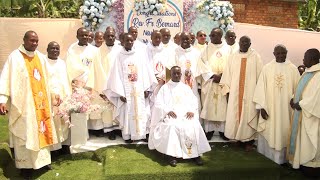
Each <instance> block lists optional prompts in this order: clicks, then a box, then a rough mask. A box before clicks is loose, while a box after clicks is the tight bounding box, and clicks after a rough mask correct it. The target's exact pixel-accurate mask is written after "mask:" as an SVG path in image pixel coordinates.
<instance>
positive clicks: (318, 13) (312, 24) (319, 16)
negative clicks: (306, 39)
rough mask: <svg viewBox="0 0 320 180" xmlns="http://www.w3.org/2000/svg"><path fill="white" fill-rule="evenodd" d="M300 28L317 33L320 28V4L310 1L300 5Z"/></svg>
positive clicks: (314, 0) (316, 1)
mask: <svg viewBox="0 0 320 180" xmlns="http://www.w3.org/2000/svg"><path fill="white" fill-rule="evenodd" d="M299 28H300V29H304V30H309V31H315V30H318V31H319V28H320V2H319V3H318V0H308V1H307V3H303V4H302V3H301V4H300V5H299Z"/></svg>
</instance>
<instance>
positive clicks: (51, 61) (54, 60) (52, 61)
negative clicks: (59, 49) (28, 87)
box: [47, 55, 59, 63]
mask: <svg viewBox="0 0 320 180" xmlns="http://www.w3.org/2000/svg"><path fill="white" fill-rule="evenodd" d="M47 59H48V62H50V63H55V62H57V60H58V59H59V58H57V59H50V58H49V57H48V55H47Z"/></svg>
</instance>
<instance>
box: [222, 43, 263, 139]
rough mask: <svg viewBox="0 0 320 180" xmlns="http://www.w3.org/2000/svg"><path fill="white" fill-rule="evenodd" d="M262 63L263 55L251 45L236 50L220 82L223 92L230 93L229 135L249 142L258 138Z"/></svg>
mask: <svg viewBox="0 0 320 180" xmlns="http://www.w3.org/2000/svg"><path fill="white" fill-rule="evenodd" d="M262 66H263V64H262V60H261V58H260V55H259V54H258V53H257V52H256V51H254V50H253V49H251V48H249V50H248V52H246V53H241V52H240V51H239V52H237V53H235V54H232V55H231V56H230V58H229V60H228V64H227V65H226V68H225V70H224V72H223V75H222V78H221V81H220V83H221V84H223V88H224V89H223V93H224V94H227V93H229V101H228V108H227V117H226V126H225V136H226V137H227V138H229V139H235V140H239V141H243V142H245V141H250V140H253V139H254V138H255V137H254V135H255V133H256V129H257V125H258V116H259V115H258V111H257V110H256V106H255V103H254V102H253V95H254V90H255V88H256V84H257V81H258V78H259V75H260V72H261V69H262ZM241 73H243V74H241ZM240 76H242V77H240ZM241 99H242V100H241Z"/></svg>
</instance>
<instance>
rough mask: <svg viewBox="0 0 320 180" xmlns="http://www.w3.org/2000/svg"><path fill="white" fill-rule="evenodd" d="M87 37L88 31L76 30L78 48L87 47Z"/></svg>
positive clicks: (83, 29)
mask: <svg viewBox="0 0 320 180" xmlns="http://www.w3.org/2000/svg"><path fill="white" fill-rule="evenodd" d="M88 37H89V31H88V30H86V29H85V28H83V27H81V28H79V29H78V30H77V39H78V41H79V43H78V45H79V46H86V45H88Z"/></svg>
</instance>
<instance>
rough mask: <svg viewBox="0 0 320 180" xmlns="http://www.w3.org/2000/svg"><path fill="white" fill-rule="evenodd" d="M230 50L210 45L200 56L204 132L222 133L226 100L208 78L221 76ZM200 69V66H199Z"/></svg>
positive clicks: (219, 89)
mask: <svg viewBox="0 0 320 180" xmlns="http://www.w3.org/2000/svg"><path fill="white" fill-rule="evenodd" d="M229 54H230V48H229V46H228V45H227V44H224V43H222V44H212V43H210V44H209V45H208V46H207V48H206V50H205V51H203V53H202V55H201V60H202V62H203V64H204V66H203V67H202V68H199V69H200V72H199V73H200V74H201V76H200V77H199V79H200V81H201V100H202V110H201V114H200V117H201V118H203V119H205V131H206V132H211V131H216V130H217V131H219V132H224V122H225V120H226V110H227V99H226V96H225V95H223V94H222V92H221V90H222V87H221V85H220V84H218V83H214V82H213V81H212V79H210V77H211V76H212V75H213V74H222V73H223V69H224V67H225V64H226V63H227V61H228V57H229ZM199 67H201V66H199Z"/></svg>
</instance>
